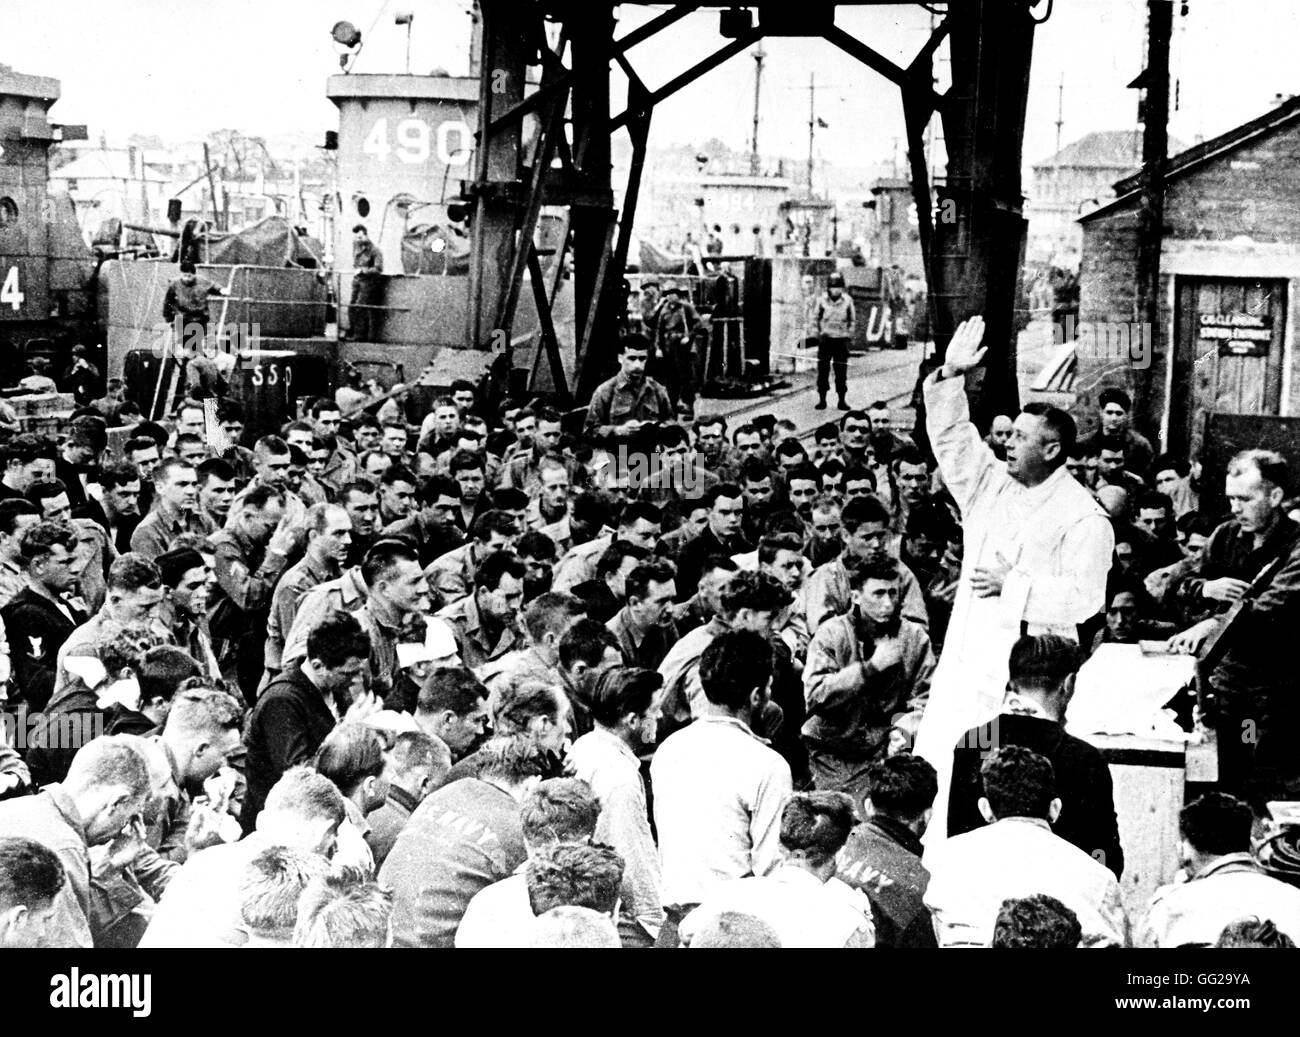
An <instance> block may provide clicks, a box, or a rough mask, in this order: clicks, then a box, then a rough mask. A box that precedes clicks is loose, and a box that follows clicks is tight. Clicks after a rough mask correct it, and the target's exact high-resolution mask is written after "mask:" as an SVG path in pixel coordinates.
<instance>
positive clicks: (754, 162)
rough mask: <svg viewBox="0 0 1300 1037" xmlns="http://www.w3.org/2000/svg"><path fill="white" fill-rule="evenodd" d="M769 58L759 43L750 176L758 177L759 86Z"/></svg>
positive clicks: (756, 54) (755, 63)
mask: <svg viewBox="0 0 1300 1037" xmlns="http://www.w3.org/2000/svg"><path fill="white" fill-rule="evenodd" d="M766 57H767V51H765V50H764V49H763V42H762V40H760V41H759V43H758V50H756V51H754V135H753V137H751V138H750V141H749V175H750V176H758V174H759V161H758V98H759V86H760V84H761V83H762V82H763V59H764V58H766Z"/></svg>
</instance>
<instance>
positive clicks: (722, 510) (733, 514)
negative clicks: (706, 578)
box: [677, 483, 754, 599]
mask: <svg viewBox="0 0 1300 1037" xmlns="http://www.w3.org/2000/svg"><path fill="white" fill-rule="evenodd" d="M744 496H745V495H744V493H743V492H742V491H741V489H740V487H739V486H737V485H735V484H734V483H720V484H719V485H717V486H715V487H713V488H712V489H711V490H709V491H708V493H706V494H705V495H704V503H705V505H706V506H707V507H708V509H709V524H708V525H707V526H705V527H704V531H703V532H701V533H700V535H699V536H697V537H696V538H695V539H694V540H692V541H691V542H690V543H688V544H687V545H686V546H685V547H684V548H683V549H682V553H681V557H680V559H679V561H678V563H677V593H678V594H679V595H680V596H682V598H683V599H684V598H689V597H690V596H691V595H692V594H693V593H694V588H695V586H696V585H697V584H698V583H699V582H700V575H701V573H702V572H703V569H704V561H705V559H706V558H709V557H710V556H711V555H722V556H723V557H724V558H730V557H731V556H732V555H738V554H745V553H746V552H748V551H752V550H753V549H754V545H753V544H751V543H750V542H749V541H748V540H746V539H745V535H744V533H743V532H742V531H741V526H742V524H743V520H744V514H745V499H744Z"/></svg>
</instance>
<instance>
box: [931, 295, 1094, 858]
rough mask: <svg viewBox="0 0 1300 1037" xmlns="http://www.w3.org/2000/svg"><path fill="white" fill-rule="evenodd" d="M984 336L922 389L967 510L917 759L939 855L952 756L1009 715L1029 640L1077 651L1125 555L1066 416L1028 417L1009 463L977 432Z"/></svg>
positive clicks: (1033, 411) (947, 470)
mask: <svg viewBox="0 0 1300 1037" xmlns="http://www.w3.org/2000/svg"><path fill="white" fill-rule="evenodd" d="M983 336H984V319H983V318H982V317H972V318H971V319H970V320H967V321H964V322H962V324H960V325H959V326H958V328H957V331H956V332H955V333H954V334H953V337H952V342H951V343H950V344H949V346H948V351H947V353H946V355H945V357H944V361H945V362H944V365H943V367H942V368H941V369H940V370H938V371H936V372H934V373H933V374H931V375H930V377H928V378H927V379H926V380H925V383H924V390H925V407H926V428H927V431H928V432H929V435H930V446H931V449H932V450H933V451H934V454H935V457H936V458H937V459H938V462H939V472H940V474H941V475H942V476H943V481H944V483H945V484H946V485H947V487H948V490H949V492H951V493H952V495H953V497H954V499H955V500H956V501H957V506H958V507H959V508H960V509H961V516H962V530H963V539H964V553H963V557H962V569H961V581H960V583H959V584H958V587H957V597H956V600H955V602H954V604H953V611H952V620H951V623H950V624H949V626H948V635H947V638H946V639H945V641H944V646H943V653H942V655H941V657H940V659H939V665H938V668H937V669H936V670H935V674H934V680H933V682H932V684H931V687H930V701H929V704H928V705H927V706H926V710H925V715H924V717H923V718H922V720H921V725H920V728H919V730H918V731H917V737H916V744H915V749H914V750H913V751H914V752H915V753H916V755H918V756H924V757H925V758H926V759H927V760H929V761H930V762H931V763H932V764H933V765H934V767H935V769H936V770H937V771H938V772H939V796H938V799H936V801H935V804H934V816H933V820H932V821H931V823H930V828H929V830H928V831H927V833H926V843H927V844H929V845H933V844H934V843H936V842H939V841H942V840H943V839H944V838H945V837H946V835H947V831H946V829H947V822H946V818H947V816H948V786H949V783H950V781H951V777H952V763H953V749H954V747H955V746H956V744H957V742H958V740H959V739H960V738H961V737H962V735H964V734H965V733H966V732H967V731H969V730H970V729H972V728H974V727H977V726H979V725H980V724H982V723H984V722H986V721H988V720H991V719H993V717H995V716H997V715H998V713H999V712H1000V711H1001V705H1002V699H1003V693H1004V691H1005V690H1006V683H1007V660H1008V658H1009V656H1010V653H1011V646H1012V645H1013V644H1014V643H1015V641H1016V639H1017V638H1018V637H1019V636H1020V635H1021V633H1022V632H1023V633H1028V634H1045V633H1053V634H1061V635H1062V636H1065V637H1069V638H1071V639H1073V640H1076V641H1077V640H1078V629H1077V625H1078V624H1080V623H1083V622H1084V621H1086V620H1088V619H1090V618H1091V617H1093V616H1095V615H1097V613H1099V612H1101V611H1102V609H1103V608H1104V605H1105V594H1106V574H1107V572H1108V571H1109V569H1110V565H1111V554H1112V552H1113V550H1114V546H1115V538H1114V534H1113V533H1112V531H1111V525H1110V520H1109V519H1108V517H1107V515H1106V513H1105V512H1104V511H1103V510H1102V508H1101V506H1100V505H1099V504H1098V503H1097V502H1096V501H1095V500H1094V499H1093V497H1092V494H1091V493H1089V491H1088V490H1087V489H1086V488H1084V487H1083V486H1082V485H1080V484H1079V483H1078V482H1076V481H1075V480H1074V479H1073V478H1071V476H1070V473H1069V472H1068V471H1067V470H1066V467H1065V459H1066V456H1067V454H1068V452H1069V449H1070V448H1071V447H1072V446H1073V444H1074V436H1075V429H1074V422H1073V420H1072V419H1071V418H1070V417H1069V415H1068V414H1066V413H1065V412H1064V411H1062V410H1059V409H1057V408H1055V407H1046V406H1044V405H1041V404H1030V405H1028V406H1027V407H1026V408H1025V410H1024V411H1022V412H1021V414H1020V415H1019V416H1018V417H1017V418H1016V420H1015V427H1014V432H1013V434H1012V438H1011V441H1010V442H1009V443H1008V444H1007V454H1006V461H1005V462H1003V461H999V460H998V459H997V458H996V457H995V456H994V455H993V451H992V450H990V449H989V447H988V444H987V443H985V442H984V439H983V438H982V437H981V436H980V434H979V432H978V431H977V430H976V428H975V426H974V425H973V424H971V420H970V412H969V409H968V406H967V402H966V392H965V378H964V375H965V374H966V372H967V371H970V370H972V369H974V368H975V367H977V366H978V365H979V364H980V362H981V361H982V360H983V359H984V354H985V352H987V350H985V349H982V348H981V347H980V341H981V339H982V338H983Z"/></svg>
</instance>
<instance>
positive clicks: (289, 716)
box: [239, 612, 376, 833]
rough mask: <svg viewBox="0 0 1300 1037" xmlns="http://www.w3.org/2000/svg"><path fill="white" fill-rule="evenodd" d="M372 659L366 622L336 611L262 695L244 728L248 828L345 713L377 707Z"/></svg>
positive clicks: (243, 817)
mask: <svg viewBox="0 0 1300 1037" xmlns="http://www.w3.org/2000/svg"><path fill="white" fill-rule="evenodd" d="M369 659H370V643H369V641H368V639H367V638H366V635H365V634H364V633H362V630H361V625H360V624H359V623H358V622H357V621H356V619H354V618H353V617H352V616H351V615H349V614H348V613H346V612H335V613H334V614H333V615H331V616H328V617H326V618H325V619H324V620H322V621H321V623H320V624H319V625H318V626H317V627H316V628H315V629H314V630H312V631H311V633H310V634H308V635H307V657H306V658H305V659H303V660H302V661H301V662H299V663H295V664H294V665H292V666H290V667H289V668H288V669H287V670H284V671H283V672H281V673H280V675H279V676H278V677H276V679H275V680H273V681H272V682H271V683H270V684H268V685H267V687H266V690H265V691H263V692H262V694H261V695H260V696H258V699H257V703H256V705H254V706H253V710H252V712H251V713H250V714H249V716H248V724H247V726H246V728H245V732H244V745H245V746H246V748H247V751H248V756H247V760H246V762H245V768H244V769H245V775H246V777H247V779H248V792H247V794H246V795H245V796H244V808H243V812H242V813H241V814H240V818H239V822H240V824H241V825H242V826H243V828H244V831H245V833H247V832H251V831H252V830H253V826H254V822H256V820H257V815H258V814H259V813H260V812H261V810H262V807H263V805H264V804H265V803H266V794H267V793H268V792H270V791H271V786H273V785H274V784H275V783H276V782H277V781H279V780H280V776H281V775H282V774H284V772H285V771H287V770H288V769H289V768H290V767H292V766H294V765H295V764H298V763H305V762H306V761H308V760H310V759H311V758H312V756H313V755H314V754H315V752H316V750H317V749H319V748H320V746H321V743H322V742H324V741H325V738H326V736H328V735H329V733H330V732H331V731H333V730H334V726H335V725H336V724H338V723H339V721H340V717H342V718H343V719H347V720H353V719H361V717H362V715H363V714H364V713H367V712H371V711H373V710H374V708H376V707H375V703H374V697H373V696H372V695H371V694H370V693H369V692H367V691H364V690H363V689H364V685H365V680H366V676H367V667H368V663H369ZM349 703H350V705H349Z"/></svg>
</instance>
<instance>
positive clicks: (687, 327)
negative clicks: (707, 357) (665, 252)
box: [651, 281, 700, 414]
mask: <svg viewBox="0 0 1300 1037" xmlns="http://www.w3.org/2000/svg"><path fill="white" fill-rule="evenodd" d="M699 322H700V319H699V317H698V316H697V315H696V313H695V307H693V306H692V305H691V304H690V302H688V301H687V300H686V299H684V298H683V297H682V287H681V285H679V284H678V283H677V282H676V281H668V282H666V283H665V284H664V288H663V302H662V303H661V304H660V306H659V312H658V314H657V315H656V317H655V320H654V327H653V329H652V332H651V337H652V339H653V341H654V344H655V350H656V352H657V353H658V354H659V364H658V371H659V372H660V373H661V374H662V381H663V383H664V388H665V389H667V390H668V396H669V397H670V398H671V399H672V401H673V406H675V407H677V408H678V409H680V410H681V411H683V412H684V413H687V414H693V413H694V409H695V378H694V373H695V364H694V361H693V360H692V358H691V336H692V335H693V334H694V332H695V328H696V326H697V325H698V324H699Z"/></svg>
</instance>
